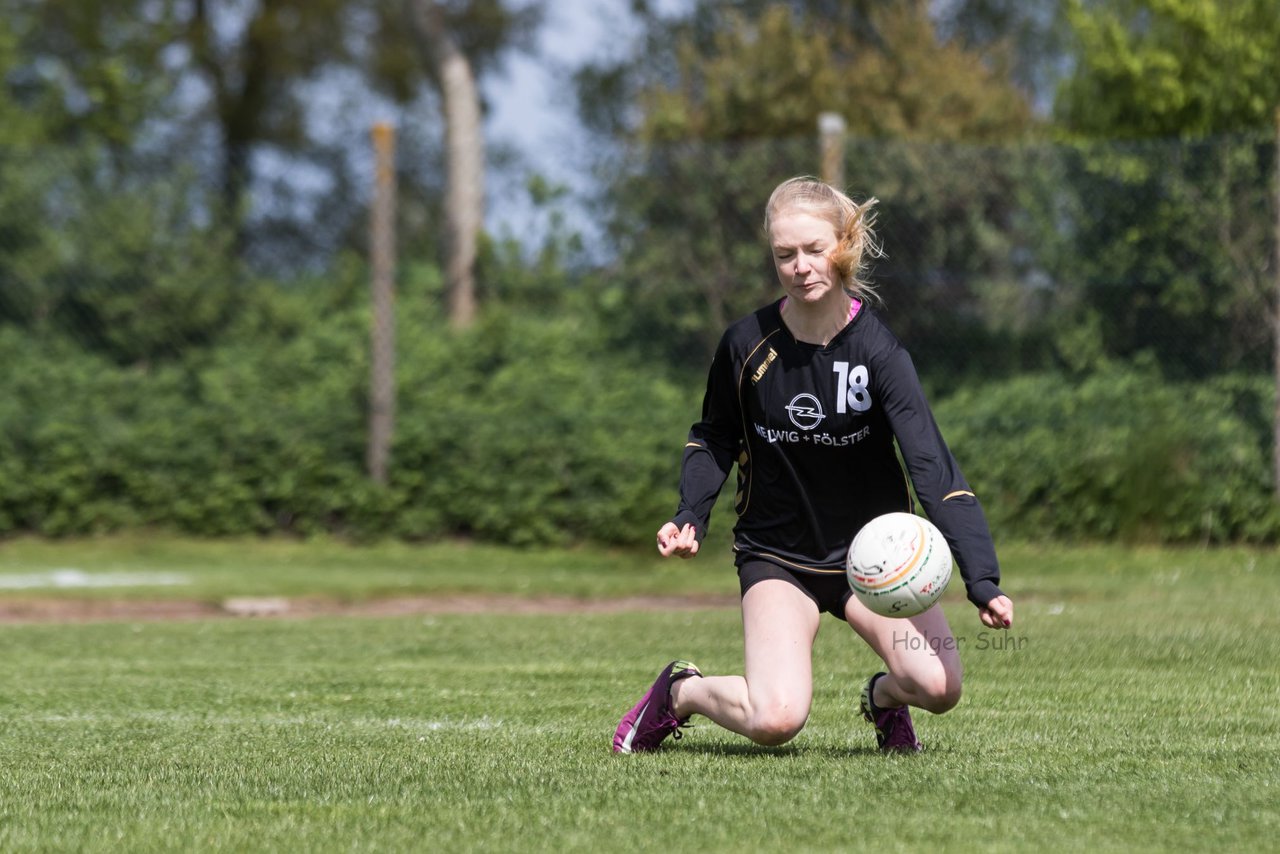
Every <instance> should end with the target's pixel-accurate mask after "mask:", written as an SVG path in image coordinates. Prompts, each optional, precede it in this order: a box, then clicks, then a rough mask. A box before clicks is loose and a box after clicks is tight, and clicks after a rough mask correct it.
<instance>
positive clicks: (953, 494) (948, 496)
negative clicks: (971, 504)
mask: <svg viewBox="0 0 1280 854" xmlns="http://www.w3.org/2000/svg"><path fill="white" fill-rule="evenodd" d="M961 495H967V496H969V497H970V498H977V497H978V496H976V495H974V494H973V493H972V492H970V491H969V490H967V489H957V490H956V491H955V492H948V493H947V494H946V495H944V496H942V500H943V501H950V500H951V499H952V498H958V497H959V496H961Z"/></svg>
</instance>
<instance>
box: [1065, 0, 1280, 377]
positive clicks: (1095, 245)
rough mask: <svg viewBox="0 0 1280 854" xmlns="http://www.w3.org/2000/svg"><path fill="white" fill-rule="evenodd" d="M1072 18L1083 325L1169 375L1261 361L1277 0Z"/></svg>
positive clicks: (1095, 11) (1264, 355)
mask: <svg viewBox="0 0 1280 854" xmlns="http://www.w3.org/2000/svg"><path fill="white" fill-rule="evenodd" d="M1067 18H1068V20H1069V21H1070V23H1071V25H1072V27H1073V30H1074V34H1075V38H1076V42H1075V45H1074V50H1075V55H1076V68H1075V71H1074V73H1073V74H1072V75H1071V76H1070V77H1069V78H1068V79H1066V80H1065V81H1064V82H1063V85H1062V87H1061V89H1060V91H1059V95H1058V99H1057V101H1056V103H1055V113H1056V116H1057V119H1058V132H1059V134H1060V135H1061V136H1062V137H1064V138H1066V139H1068V140H1070V141H1072V142H1073V143H1074V144H1075V145H1076V146H1077V148H1078V151H1079V156H1078V160H1077V161H1076V162H1075V165H1074V167H1073V168H1072V169H1071V173H1070V175H1069V181H1070V185H1071V187H1072V192H1074V193H1075V194H1076V197H1077V198H1078V199H1079V200H1080V205H1081V206H1082V210H1081V211H1080V212H1079V216H1076V217H1072V218H1071V219H1070V220H1067V222H1068V223H1069V224H1068V225H1067V226H1066V228H1065V230H1066V231H1068V232H1069V233H1070V236H1071V237H1070V239H1071V240H1073V241H1074V243H1075V246H1076V249H1075V252H1074V254H1075V259H1076V260H1075V261H1074V262H1072V264H1071V267H1070V269H1063V270H1061V271H1060V272H1059V273H1057V275H1059V276H1061V277H1062V278H1063V280H1066V281H1074V282H1076V284H1077V286H1078V288H1079V295H1080V298H1081V301H1082V304H1083V306H1084V307H1085V309H1086V310H1085V311H1084V312H1083V313H1082V314H1081V315H1080V317H1081V319H1082V321H1083V322H1085V323H1090V324H1093V325H1095V327H1096V329H1097V331H1098V334H1099V335H1100V338H1101V341H1100V343H1101V346H1102V348H1103V349H1105V350H1106V351H1107V352H1109V353H1111V354H1113V355H1115V356H1118V357H1121V358H1129V357H1131V356H1132V355H1134V354H1135V353H1138V352H1142V351H1146V352H1148V353H1151V354H1153V355H1155V356H1156V357H1157V358H1158V359H1159V361H1160V362H1161V364H1162V365H1163V366H1164V368H1165V370H1166V372H1167V373H1169V374H1170V375H1172V376H1204V375H1207V374H1211V373H1214V372H1218V371H1223V370H1230V369H1232V368H1233V367H1236V366H1240V365H1246V366H1248V367H1250V368H1252V369H1265V368H1266V367H1268V366H1269V364H1270V358H1269V354H1268V350H1269V346H1268V345H1269V342H1270V341H1271V338H1272V337H1273V332H1272V331H1271V330H1270V329H1268V328H1267V326H1266V325H1264V324H1260V323H1258V318H1259V317H1262V316H1266V315H1269V314H1270V313H1271V311H1272V308H1271V307H1272V306H1273V304H1274V299H1273V295H1272V291H1273V290H1274V283H1273V282H1274V276H1275V272H1274V270H1271V269H1270V264H1269V261H1270V259H1272V258H1273V257H1274V252H1275V248H1274V241H1275V235H1274V232H1273V230H1272V228H1271V227H1270V226H1269V225H1268V223H1269V222H1273V221H1274V213H1273V212H1272V213H1269V212H1271V211H1273V210H1274V201H1273V200H1272V199H1271V198H1270V193H1271V188H1272V187H1273V186H1274V181H1275V161H1276V153H1275V131H1274V127H1275V126H1274V122H1275V115H1276V110H1277V108H1280V17H1278V16H1277V15H1276V14H1275V8H1274V3H1271V2H1269V0H1241V2H1237V3H1215V2H1212V0H1126V2H1123V3H1109V4H1097V3H1088V2H1082V0H1077V2H1073V3H1071V4H1069V5H1068V7H1067ZM1226 134H1232V136H1226ZM1176 137H1181V138H1182V140H1181V144H1179V145H1176V146H1175V145H1174V144H1173V143H1172V141H1171V140H1172V138H1176ZM1117 138H1120V139H1122V140H1125V139H1128V140H1133V141H1132V142H1131V143H1128V144H1124V143H1117V142H1116V139H1117Z"/></svg>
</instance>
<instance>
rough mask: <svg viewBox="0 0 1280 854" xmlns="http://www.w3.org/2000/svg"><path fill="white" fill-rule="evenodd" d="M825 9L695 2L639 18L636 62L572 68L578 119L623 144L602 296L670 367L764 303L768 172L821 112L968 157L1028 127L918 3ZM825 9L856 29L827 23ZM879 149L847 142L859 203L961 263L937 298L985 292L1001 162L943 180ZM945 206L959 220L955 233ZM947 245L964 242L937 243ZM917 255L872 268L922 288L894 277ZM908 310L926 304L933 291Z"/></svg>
mask: <svg viewBox="0 0 1280 854" xmlns="http://www.w3.org/2000/svg"><path fill="white" fill-rule="evenodd" d="M826 5H830V6H832V7H835V8H832V9H830V10H827V11H828V12H829V13H830V14H819V13H818V12H817V11H816V10H814V9H811V8H809V4H743V7H742V8H741V9H739V7H738V6H737V5H734V6H732V7H727V6H726V4H720V3H701V4H697V6H696V7H695V9H694V11H693V12H692V13H691V14H690V15H689V16H688V17H687V18H677V19H674V20H672V19H666V18H661V17H656V16H654V17H650V18H649V19H647V21H646V23H647V30H646V38H645V41H644V43H643V45H642V46H641V47H640V48H639V49H638V50H637V51H636V53H635V55H633V56H631V57H624V58H622V59H618V60H616V62H615V63H614V64H612V65H609V64H605V65H601V66H597V67H594V68H589V69H587V70H585V71H584V72H582V73H581V74H580V75H579V93H580V98H581V101H582V108H583V113H584V116H585V117H586V118H587V119H588V120H589V121H591V122H593V123H594V124H595V126H596V127H597V128H598V129H600V130H601V131H602V132H604V133H607V134H609V135H611V136H613V137H614V138H616V139H620V140H622V141H624V143H625V146H624V155H623V157H622V160H621V163H619V162H614V161H609V162H606V163H605V164H604V165H603V166H602V168H601V170H600V174H601V178H602V183H603V186H604V188H605V189H604V195H605V202H606V206H607V208H608V210H609V212H610V215H609V224H610V236H611V238H612V239H613V241H614V244H615V246H616V247H617V250H618V254H619V259H620V264H619V267H620V270H619V271H618V272H619V275H617V276H615V277H613V278H612V279H611V281H610V283H609V287H610V289H611V290H612V291H614V292H616V293H617V295H616V296H614V297H613V300H614V301H615V302H617V303H625V304H626V306H627V308H626V311H627V313H628V314H627V317H630V318H631V319H632V320H633V321H634V322H633V323H632V324H630V325H628V324H627V323H626V317H623V318H621V320H622V324H621V325H620V326H619V327H618V328H619V329H621V330H622V331H623V332H624V336H623V337H626V338H630V339H632V340H644V341H647V342H648V345H649V346H648V348H647V352H651V353H654V355H657V356H659V357H661V358H665V359H666V360H669V361H670V362H671V363H672V364H683V363H685V362H687V360H688V359H689V358H690V357H691V356H696V357H698V358H699V359H705V358H706V356H707V354H708V353H709V352H710V351H711V349H712V348H713V347H714V343H715V341H716V339H717V338H718V336H719V334H720V332H721V331H722V329H723V328H724V326H725V325H726V324H727V322H728V321H730V320H732V319H734V318H736V317H738V316H740V315H742V314H744V313H745V312H746V311H748V310H750V309H751V308H754V307H755V306H757V305H759V304H760V303H761V302H763V301H764V297H766V296H767V295H772V294H773V292H774V288H773V286H772V283H771V278H772V273H771V272H770V270H769V268H768V266H767V265H766V264H763V263H762V261H763V260H764V258H765V254H764V251H763V244H762V242H761V233H760V229H759V225H758V223H759V220H760V215H761V212H762V210H763V206H764V202H765V200H766V199H767V198H768V194H769V191H770V190H771V189H772V188H773V187H774V186H775V185H776V184H777V183H778V182H779V181H780V180H782V179H784V178H787V177H790V176H791V175H795V174H805V173H813V172H815V171H816V169H815V166H816V161H817V144H816V128H817V118H818V116H819V115H820V114H821V113H823V112H827V111H834V112H837V113H839V114H841V115H842V116H844V118H845V119H846V121H847V124H848V127H849V131H850V133H851V135H853V136H855V137H856V138H858V139H859V140H860V141H863V140H866V141H867V145H868V146H878V145H880V144H881V143H884V142H885V141H886V140H893V141H898V140H910V141H911V142H912V143H919V144H928V143H926V142H925V141H931V142H933V143H936V142H937V141H946V142H951V143H955V144H958V145H960V146H961V147H965V146H971V145H973V144H976V143H980V142H985V141H989V140H993V139H1007V138H1009V137H1011V136H1018V135H1021V134H1022V133H1024V132H1025V131H1026V130H1027V129H1028V128H1029V127H1030V112H1029V107H1028V105H1027V103H1026V101H1025V99H1024V98H1023V97H1022V96H1021V95H1019V94H1018V93H1017V91H1016V90H1015V89H1013V87H1012V86H1010V85H1009V84H1007V83H1005V82H1004V81H1002V80H1000V79H999V78H998V77H997V76H996V75H995V74H994V73H993V72H992V71H991V70H990V69H989V68H988V67H987V66H986V65H985V64H984V62H983V57H981V56H980V55H978V54H976V53H973V52H969V51H966V50H964V49H963V48H961V47H960V46H959V45H957V44H954V43H944V42H941V41H939V39H938V38H937V35H936V33H935V30H934V28H933V25H932V22H931V20H930V18H929V17H928V15H927V14H926V10H925V8H924V6H923V5H922V4H918V3H908V4H901V5H897V6H894V7H888V6H875V5H874V4H862V3H848V2H845V3H832V4H826ZM831 15H838V16H839V17H840V19H841V20H844V19H848V20H849V21H850V22H851V25H850V26H847V27H843V26H842V27H835V26H831V24H830V20H831ZM764 140H770V144H769V145H766V144H765V142H764ZM871 140H875V142H874V143H873V142H871ZM886 149H887V150H888V151H889V152H890V155H889V157H887V158H886V157H882V158H878V159H869V158H867V157H866V156H865V154H864V152H863V151H862V150H860V148H859V147H858V146H857V145H855V146H853V150H851V151H850V152H849V153H848V156H847V158H846V162H847V164H848V171H849V176H850V183H851V185H852V186H853V187H854V188H855V189H854V193H855V195H858V196H860V197H863V198H865V197H868V196H877V197H879V198H880V199H881V200H882V201H883V202H884V203H885V204H886V206H892V207H893V211H894V215H895V218H894V220H893V221H888V217H887V216H886V220H885V222H886V233H894V232H896V233H900V234H902V233H909V234H910V236H911V240H912V241H913V249H914V246H937V247H938V248H939V249H940V250H941V251H944V252H947V255H948V257H947V259H946V260H948V261H954V260H956V259H957V258H961V259H962V264H963V266H961V267H955V268H951V269H948V270H947V275H949V276H951V284H952V285H953V287H952V288H951V289H950V292H949V293H948V297H949V298H952V299H954V298H955V297H956V295H957V291H960V292H964V291H967V290H969V289H971V288H977V287H981V285H979V284H978V280H980V279H981V278H982V276H984V275H986V276H990V277H991V278H994V279H999V278H1002V277H1004V278H1008V277H1010V276H1011V275H1012V274H1011V273H1007V272H1006V271H1004V270H1002V269H1000V268H1002V267H1004V266H1005V264H1004V262H1003V261H1002V260H1000V259H1002V258H1005V257H1007V256H1008V253H1007V252H1005V251H1003V250H1004V249H1005V248H1006V247H1004V246H1002V245H1000V240H999V238H998V237H997V236H998V235H1000V234H1001V230H1002V228H1003V226H1004V225H1005V224H1006V223H1007V221H1008V220H1009V218H1010V216H1011V213H1010V204H1009V197H1008V194H1007V192H1005V191H1006V186H1005V185H1006V184H1007V181H1006V180H1004V177H1003V175H1002V173H1001V168H1000V164H999V163H998V162H985V163H984V165H985V166H986V169H985V170H983V171H978V172H975V171H974V170H973V169H971V168H965V167H961V168H957V169H954V170H952V169H948V167H949V166H950V164H945V165H943V166H942V168H939V164H938V163H936V162H927V161H926V160H925V158H923V157H920V156H919V155H918V153H917V152H916V151H915V150H914V149H911V148H910V147H909V146H907V147H902V148H896V147H895V145H894V143H893V142H889V143H887V144H885V145H884V146H883V147H882V148H880V149H878V150H879V151H883V150H886ZM970 150H971V149H970ZM899 151H902V152H903V154H904V156H901V157H896V158H894V157H893V154H895V153H897V152H899ZM979 156H980V155H979ZM931 176H938V180H936V181H934V182H933V186H930V181H931ZM944 184H949V186H948V187H947V192H941V193H940V192H934V191H936V190H940V189H942V185H944ZM957 209H962V210H964V211H966V212H967V213H966V215H965V216H964V218H963V219H961V220H960V221H959V222H960V223H962V225H958V224H957V221H956V216H955V211H956V210H957ZM943 222H946V223H948V228H947V229H945V230H939V225H940V224H941V223H943ZM949 238H953V239H954V240H955V241H956V243H957V244H958V245H953V246H952V247H947V248H944V244H945V243H946V242H947V241H948V239H949ZM993 238H994V239H993ZM959 244H963V245H959ZM893 249H894V250H896V249H897V247H896V246H895V247H893ZM977 249H980V250H981V251H974V250H977ZM952 250H953V251H952ZM913 256H914V251H913V250H908V251H901V252H899V251H891V252H890V253H889V259H890V260H889V262H888V265H887V266H884V265H882V266H881V267H880V268H878V269H877V271H876V273H877V276H879V275H881V274H883V275H885V276H886V277H888V278H890V279H897V278H900V279H901V280H900V281H899V282H898V283H897V284H898V287H899V289H900V290H908V289H914V288H919V289H921V290H922V291H923V290H925V289H927V288H929V287H930V286H931V284H930V282H929V276H928V275H926V276H925V277H920V276H916V275H900V274H901V273H902V272H905V271H904V270H902V269H901V268H895V267H896V265H897V264H898V263H899V260H898V259H903V260H904V261H907V263H908V264H910V263H911V262H910V261H909V260H908V259H911V258H912V257H913ZM928 268H929V269H928V270H927V273H930V274H935V275H936V273H937V270H936V268H934V267H933V266H932V265H928ZM913 272H914V271H913ZM691 286H692V287H693V288H696V289H697V290H696V296H695V293H693V292H691ZM955 286H958V287H955ZM915 309H916V311H917V312H919V313H921V314H924V313H927V312H929V311H937V308H936V306H935V305H934V304H932V303H931V302H930V301H929V300H928V299H927V298H921V299H919V300H917V301H916V306H915ZM926 322H927V321H926ZM664 349H665V352H664ZM655 351H656V352H655Z"/></svg>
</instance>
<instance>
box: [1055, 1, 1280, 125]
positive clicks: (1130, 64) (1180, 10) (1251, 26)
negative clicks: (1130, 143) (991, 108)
mask: <svg viewBox="0 0 1280 854" xmlns="http://www.w3.org/2000/svg"><path fill="white" fill-rule="evenodd" d="M1066 11H1067V19H1068V21H1069V22H1070V24H1071V26H1072V28H1073V30H1074V33H1075V36H1076V39H1077V44H1076V45H1075V56H1076V63H1077V67H1076V71H1075V73H1074V74H1073V75H1072V76H1071V77H1070V78H1069V79H1068V80H1066V81H1064V83H1063V86H1062V89H1061V91H1060V92H1059V96H1058V100H1057V103H1056V105H1055V110H1056V112H1057V114H1058V116H1059V118H1060V120H1061V121H1062V122H1063V124H1064V126H1065V128H1066V129H1067V130H1068V131H1070V132H1074V133H1077V134H1081V135H1085V136H1089V137H1099V136H1125V137H1169V136H1179V135H1181V136H1192V137H1199V136H1207V135H1210V134H1218V133H1224V132H1233V131H1242V130H1248V129H1254V130H1256V129H1266V130H1270V129H1272V128H1273V127H1274V122H1275V110H1276V108H1277V107H1278V106H1280V16H1277V15H1276V9H1275V4H1274V3H1273V2H1271V0H1236V1H1235V2H1231V3H1217V2H1214V0H1122V2H1109V3H1094V2H1088V0H1071V2H1070V3H1068V4H1067V7H1066Z"/></svg>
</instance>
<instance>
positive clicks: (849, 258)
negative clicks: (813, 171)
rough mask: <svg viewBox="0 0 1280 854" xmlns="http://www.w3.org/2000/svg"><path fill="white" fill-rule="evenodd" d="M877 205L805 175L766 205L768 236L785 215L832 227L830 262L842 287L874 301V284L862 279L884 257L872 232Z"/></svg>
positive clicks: (781, 189) (789, 182) (780, 188)
mask: <svg viewBox="0 0 1280 854" xmlns="http://www.w3.org/2000/svg"><path fill="white" fill-rule="evenodd" d="M876 203H877V200H876V199H874V198H873V199H867V200H866V201H865V202H863V203H862V204H858V203H857V202H855V201H854V200H853V199H851V198H849V197H848V196H847V195H845V194H844V193H842V192H840V191H839V190H837V189H836V188H835V187H833V186H831V185H830V184H827V183H825V182H823V181H819V180H818V179H816V178H810V177H808V176H804V175H802V176H798V177H795V178H789V179H787V180H786V181H783V182H782V183H781V184H779V185H778V186H777V187H776V188H774V191H773V193H772V194H771V195H770V196H769V203H768V204H767V205H765V208H764V232H765V236H766V237H769V236H770V235H771V228H772V226H773V221H774V220H775V219H777V218H778V216H780V215H781V214H782V213H784V212H792V211H795V212H802V213H807V214H810V215H812V216H815V217H817V218H818V219H823V220H826V221H827V222H829V223H831V225H832V226H834V228H835V230H836V240H837V243H836V248H835V249H834V250H833V251H832V253H831V261H832V263H833V264H834V265H835V267H836V270H837V272H839V274H840V285H841V287H843V288H844V289H845V290H847V291H849V292H850V293H852V294H853V295H854V296H855V297H856V298H858V299H860V300H864V301H865V300H867V299H870V298H874V297H875V291H874V289H873V288H872V286H871V284H870V283H869V282H867V281H865V280H864V279H863V278H862V276H863V274H864V273H865V272H866V270H867V261H868V259H871V258H880V257H883V255H884V251H883V250H882V249H881V248H880V244H879V243H878V242H877V241H876V236H875V232H874V231H873V230H872V228H873V226H874V225H875V219H876V218H875V213H874V212H873V211H872V210H871V209H872V208H873V207H875V205H876Z"/></svg>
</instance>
